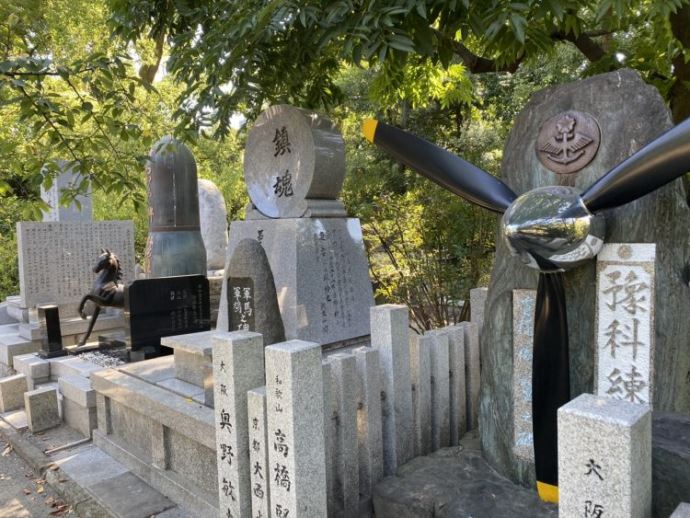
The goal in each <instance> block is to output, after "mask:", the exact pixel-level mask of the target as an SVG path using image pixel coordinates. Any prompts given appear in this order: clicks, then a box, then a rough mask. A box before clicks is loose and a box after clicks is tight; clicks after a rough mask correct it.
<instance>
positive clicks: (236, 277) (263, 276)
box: [217, 239, 285, 345]
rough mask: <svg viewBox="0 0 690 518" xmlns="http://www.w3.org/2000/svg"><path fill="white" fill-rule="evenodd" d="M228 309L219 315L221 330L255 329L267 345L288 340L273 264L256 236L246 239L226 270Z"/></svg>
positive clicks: (237, 248)
mask: <svg viewBox="0 0 690 518" xmlns="http://www.w3.org/2000/svg"><path fill="white" fill-rule="evenodd" d="M225 277H226V284H227V286H226V288H225V290H224V291H225V294H226V296H227V300H225V308H227V315H226V317H225V318H222V319H221V318H219V323H218V326H217V329H219V330H221V331H226V330H227V331H237V330H244V331H256V332H257V333H261V334H262V335H263V337H264V343H265V344H266V345H270V344H274V343H278V342H282V341H284V340H285V330H284V328H283V320H282V317H281V315H280V308H279V307H278V296H277V295H276V288H275V283H274V281H273V274H272V272H271V266H270V264H269V262H268V258H267V257H266V252H265V250H264V248H263V247H262V246H261V244H259V242H258V241H256V240H255V239H243V240H242V241H240V243H239V244H238V245H237V247H236V248H235V249H234V251H233V252H232V257H231V258H230V261H229V262H228V267H227V268H226V270H225Z"/></svg>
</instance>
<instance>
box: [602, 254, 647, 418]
mask: <svg viewBox="0 0 690 518" xmlns="http://www.w3.org/2000/svg"><path fill="white" fill-rule="evenodd" d="M655 260H656V245H654V244H628V243H625V244H613V243H611V244H607V245H604V247H603V248H602V250H601V252H600V254H599V258H598V261H597V313H596V315H597V342H596V343H597V346H596V358H597V362H596V365H597V375H596V393H597V394H598V395H600V396H609V397H614V398H616V399H625V400H627V401H630V402H632V403H647V404H650V405H651V403H652V401H653V394H654V392H653V390H654V386H653V383H654V334H653V332H654V312H655V304H654V291H655V275H654V273H655V271H654V269H655Z"/></svg>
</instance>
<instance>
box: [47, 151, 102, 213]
mask: <svg viewBox="0 0 690 518" xmlns="http://www.w3.org/2000/svg"><path fill="white" fill-rule="evenodd" d="M57 165H58V167H59V168H60V171H62V172H61V173H60V174H59V175H58V177H57V178H55V179H54V180H53V185H51V186H50V188H49V189H45V188H44V187H43V186H42V185H41V199H42V200H43V201H44V202H46V203H47V204H48V206H49V208H48V210H46V211H44V212H43V221H91V220H92V217H93V208H92V205H91V187H90V186H89V190H88V193H87V194H86V195H85V196H84V195H79V196H77V197H76V198H75V201H73V202H72V203H71V204H70V205H69V206H67V207H61V206H60V196H61V194H62V191H63V190H65V189H76V188H77V187H79V184H80V183H81V181H82V176H81V175H80V174H76V173H74V172H73V170H72V169H71V168H69V162H67V161H66V160H58V163H57Z"/></svg>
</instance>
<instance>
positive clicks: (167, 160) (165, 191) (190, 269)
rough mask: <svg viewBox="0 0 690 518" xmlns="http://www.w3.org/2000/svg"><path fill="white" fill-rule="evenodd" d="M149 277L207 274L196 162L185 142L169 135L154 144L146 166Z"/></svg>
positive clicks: (146, 266)
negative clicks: (200, 221) (200, 225)
mask: <svg viewBox="0 0 690 518" xmlns="http://www.w3.org/2000/svg"><path fill="white" fill-rule="evenodd" d="M146 176H147V181H148V196H149V236H148V240H147V242H146V254H145V266H144V268H145V270H146V271H147V272H148V275H149V278H156V277H168V276H172V275H192V274H200V275H206V248H205V247H204V241H203V239H202V237H201V231H200V227H199V194H198V190H197V177H196V162H195V161H194V157H193V156H192V153H191V151H190V150H189V148H187V146H185V145H184V144H183V143H182V142H179V141H177V140H175V139H174V138H172V137H170V136H168V137H163V138H162V139H160V140H159V141H158V142H156V143H155V144H154V145H153V148H152V149H151V155H150V159H149V162H148V164H147V166H146Z"/></svg>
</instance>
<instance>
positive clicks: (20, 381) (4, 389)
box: [0, 374, 27, 412]
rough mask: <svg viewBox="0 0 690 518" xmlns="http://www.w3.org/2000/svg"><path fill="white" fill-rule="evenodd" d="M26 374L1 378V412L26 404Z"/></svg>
mask: <svg viewBox="0 0 690 518" xmlns="http://www.w3.org/2000/svg"><path fill="white" fill-rule="evenodd" d="M26 390H27V386H26V376H24V374H15V375H14V376H7V377H5V378H2V379H0V412H9V411H10V410H16V409H17V408H21V407H22V406H23V405H24V392H26Z"/></svg>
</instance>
